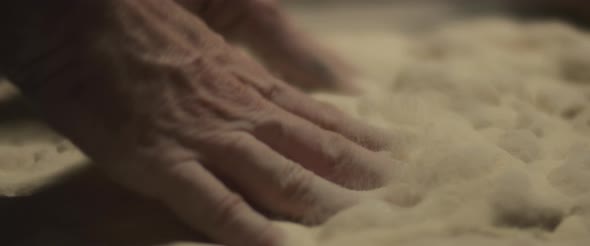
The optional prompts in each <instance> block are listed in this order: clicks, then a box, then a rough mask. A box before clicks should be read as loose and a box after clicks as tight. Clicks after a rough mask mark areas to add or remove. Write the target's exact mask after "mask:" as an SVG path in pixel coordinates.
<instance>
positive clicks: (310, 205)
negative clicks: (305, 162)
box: [204, 132, 362, 223]
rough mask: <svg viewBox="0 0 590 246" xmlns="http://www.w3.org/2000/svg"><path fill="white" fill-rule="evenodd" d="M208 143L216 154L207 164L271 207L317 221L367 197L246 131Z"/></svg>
mask: <svg viewBox="0 0 590 246" xmlns="http://www.w3.org/2000/svg"><path fill="white" fill-rule="evenodd" d="M207 145H208V148H210V149H209V150H210V151H208V153H216V154H213V155H212V156H210V157H208V158H210V159H209V160H204V163H208V164H206V165H207V167H208V168H209V169H211V170H214V172H215V173H216V174H218V175H220V176H223V177H224V178H227V179H229V180H231V182H232V183H234V184H235V186H236V189H237V190H238V191H240V193H242V194H246V196H247V197H248V199H249V200H251V201H253V202H255V203H256V204H257V205H258V206H260V207H263V208H264V209H267V210H269V211H271V212H274V213H277V214H280V215H284V216H288V217H291V218H294V219H297V220H302V221H304V222H306V223H317V222H320V221H323V220H324V219H326V218H327V217H329V216H331V215H333V214H334V213H336V212H337V211H339V210H341V209H344V208H347V207H350V206H352V205H354V204H356V203H358V202H359V201H360V200H361V198H362V195H361V193H360V192H356V191H352V190H348V189H345V188H342V187H340V186H338V185H336V184H333V183H331V182H329V181H327V180H324V179H322V178H320V177H319V176H317V175H315V174H313V173H312V172H310V171H308V170H306V169H305V168H303V167H301V166H300V165H298V164H296V163H294V162H293V161H291V160H288V159H287V158H285V157H283V156H281V155H280V154H279V153H277V152H275V151H274V150H273V149H271V148H270V147H268V146H266V145H265V144H263V143H261V142H260V141H259V140H257V139H256V138H254V137H253V136H251V135H249V134H247V133H245V132H233V133H228V134H225V135H223V136H219V138H217V139H216V140H215V141H212V142H209V143H207ZM228 153H231V154H228Z"/></svg>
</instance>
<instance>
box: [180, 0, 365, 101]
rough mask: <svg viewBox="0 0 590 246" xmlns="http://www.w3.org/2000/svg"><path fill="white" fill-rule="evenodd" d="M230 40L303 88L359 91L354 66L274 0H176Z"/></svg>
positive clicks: (348, 91) (284, 77)
mask: <svg viewBox="0 0 590 246" xmlns="http://www.w3.org/2000/svg"><path fill="white" fill-rule="evenodd" d="M177 2H178V3H179V4H181V5H182V6H184V7H186V8H187V9H188V10H190V11H191V12H192V13H194V14H195V15H198V16H200V17H201V18H202V19H203V20H204V21H205V22H206V23H207V24H208V25H209V26H210V27H211V28H212V29H213V30H215V31H217V32H218V33H220V34H221V35H223V36H224V37H225V38H226V39H228V40H230V41H236V42H239V43H242V44H244V45H245V46H247V47H248V48H250V49H251V50H252V51H254V53H256V54H257V55H258V56H259V57H260V58H262V60H263V62H264V63H265V64H266V65H267V66H268V67H270V68H271V69H272V70H273V71H274V72H276V73H277V74H278V75H279V76H280V77H282V78H283V79H285V80H287V81H289V82H291V83H294V84H296V85H297V86H298V87H300V88H303V89H307V90H324V89H330V90H333V89H336V90H339V91H342V92H347V93H357V92H359V91H360V88H358V86H357V85H355V84H354V83H353V82H354V81H352V80H351V79H350V77H354V76H355V75H356V72H355V71H354V69H353V68H352V67H351V66H349V65H348V64H346V63H345V62H343V61H342V60H341V59H340V58H339V57H338V56H336V55H335V54H334V53H332V52H331V51H329V50H327V49H326V48H324V47H322V45H320V44H319V43H318V42H316V41H314V40H313V39H312V38H311V37H309V35H307V34H306V33H304V32H302V31H299V30H298V29H297V28H296V27H295V25H293V24H292V22H291V20H289V18H288V17H287V15H286V13H284V11H282V10H281V9H280V8H279V6H278V4H277V1H274V0H234V1H229V0H220V1H213V0H177Z"/></svg>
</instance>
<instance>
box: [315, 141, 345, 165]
mask: <svg viewBox="0 0 590 246" xmlns="http://www.w3.org/2000/svg"><path fill="white" fill-rule="evenodd" d="M345 141H346V140H345V138H344V137H343V136H340V135H338V134H333V133H328V134H325V136H324V141H323V143H322V147H321V148H322V151H323V152H324V153H325V155H326V157H327V158H328V159H329V160H330V161H332V162H334V163H335V164H336V165H345V164H348V163H349V162H350V161H351V158H350V155H349V154H348V152H349V151H346V150H345V149H344V148H345V146H346V145H345V144H344V142H345Z"/></svg>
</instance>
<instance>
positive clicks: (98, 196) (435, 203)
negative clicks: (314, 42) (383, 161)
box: [0, 1, 590, 245]
mask: <svg viewBox="0 0 590 246" xmlns="http://www.w3.org/2000/svg"><path fill="white" fill-rule="evenodd" d="M433 2H434V3H431V4H433V5H424V4H421V3H411V1H410V3H405V4H401V5H400V4H383V3H381V4H377V3H375V4H368V3H367V4H362V5H355V6H349V5H330V4H319V5H318V6H314V7H309V6H307V5H294V6H291V11H292V12H293V13H294V14H295V15H296V17H297V19H298V20H299V21H300V22H301V23H302V24H303V26H305V27H306V28H307V29H308V30H309V31H310V32H312V33H313V34H314V35H315V36H317V37H318V38H320V39H321V40H322V42H324V43H326V44H329V46H331V47H333V48H334V49H336V50H338V51H339V52H340V53H341V54H342V55H343V56H345V58H347V59H348V60H349V61H350V62H351V63H353V64H356V65H357V66H358V67H359V68H360V69H361V70H362V71H364V73H365V74H364V76H363V78H362V79H359V82H361V81H362V83H364V84H365V86H366V87H367V91H368V93H367V95H364V96H360V97H348V96H340V95H331V94H317V95H314V97H316V98H318V99H319V100H324V101H327V102H330V103H333V104H334V105H336V106H338V107H340V108H341V109H342V110H344V111H346V112H348V113H350V114H352V115H354V116H356V117H359V118H361V119H364V120H365V121H367V122H368V123H370V124H374V125H378V126H380V127H383V128H386V129H388V130H390V131H391V132H392V133H393V134H394V135H395V136H396V139H392V141H393V142H394V145H393V146H395V148H394V149H392V150H391V152H390V153H388V154H389V155H391V157H392V158H395V159H398V160H401V161H402V162H403V163H405V164H403V165H401V166H400V167H397V168H396V170H395V174H394V177H395V178H394V179H392V180H391V181H390V182H389V184H388V185H387V186H386V187H384V188H382V189H379V190H376V191H372V193H374V197H375V198H376V199H375V200H374V201H373V200H372V201H367V202H366V203H364V204H361V205H359V206H357V207H354V208H351V209H349V210H346V211H343V212H341V213H340V214H337V215H336V216H334V217H333V218H332V219H330V220H329V221H328V222H327V223H326V224H324V225H322V226H318V227H315V228H306V227H302V226H298V225H292V224H285V225H284V226H285V228H286V230H287V231H288V232H289V235H290V236H291V238H292V245H511V244H514V245H588V244H590V237H589V236H588V235H590V139H589V138H588V136H589V134H590V88H589V85H590V72H589V71H590V35H589V34H587V33H585V32H583V31H580V30H577V29H576V28H574V27H572V26H569V25H567V24H565V23H562V22H560V21H555V20H545V21H526V22H525V21H518V20H515V19H512V18H508V17H502V14H501V12H493V11H484V8H482V6H467V7H466V6H463V7H461V8H457V7H456V6H455V7H453V5H444V4H442V2H441V1H433ZM466 10H469V11H466ZM0 136H1V137H0V195H3V196H4V197H14V196H18V198H0V218H1V219H0V233H1V234H2V237H1V238H0V244H2V245H164V244H175V245H193V244H192V243H186V244H181V243H180V242H188V241H195V240H198V236H195V235H194V234H193V233H192V232H191V231H190V230H188V229H187V228H186V227H184V226H183V225H181V224H180V223H178V222H177V221H176V220H175V219H174V217H173V216H171V215H170V214H169V213H167V212H166V210H165V209H163V208H161V207H160V206H159V205H157V204H155V203H153V202H151V201H147V200H144V199H142V198H139V197H136V196H135V195H133V194H130V193H128V192H127V191H125V190H123V189H121V188H119V187H118V186H116V185H114V184H112V183H111V182H110V181H108V179H107V178H105V177H103V176H102V175H100V173H99V172H95V171H92V170H91V168H92V166H91V165H88V163H87V161H86V160H85V158H84V157H83V156H82V155H81V154H80V153H79V152H78V151H76V149H75V148H74V147H73V146H71V144H69V143H68V142H67V141H65V140H63V139H62V138H60V137H59V136H57V135H56V134H54V133H52V132H51V131H50V130H48V129H47V128H46V127H45V126H43V124H41V123H39V121H38V120H37V119H36V117H35V113H34V110H32V109H31V107H29V106H28V105H27V103H26V101H25V100H23V99H22V98H20V97H19V96H18V95H17V94H16V92H15V91H14V90H13V89H12V88H11V87H10V86H9V85H7V84H1V85H0ZM2 240H4V241H2ZM177 243H178V244H177Z"/></svg>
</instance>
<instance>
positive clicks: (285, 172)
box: [8, 0, 392, 245]
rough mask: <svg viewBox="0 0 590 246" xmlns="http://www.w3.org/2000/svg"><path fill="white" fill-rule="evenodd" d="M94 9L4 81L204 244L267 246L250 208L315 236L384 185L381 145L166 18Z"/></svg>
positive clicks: (135, 7) (147, 10)
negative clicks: (302, 225) (312, 228)
mask: <svg viewBox="0 0 590 246" xmlns="http://www.w3.org/2000/svg"><path fill="white" fill-rule="evenodd" d="M105 3H106V4H107V5H108V6H109V8H108V9H109V11H107V12H106V13H105V14H104V15H101V16H103V18H104V19H103V20H100V21H94V24H93V26H85V28H80V29H77V30H70V31H68V33H70V34H72V35H73V37H71V38H73V40H84V41H85V42H72V43H69V44H71V45H70V46H62V47H65V48H62V49H58V50H53V52H52V53H51V54H50V55H46V56H43V57H42V58H39V59H35V60H34V62H33V63H31V65H30V66H26V68H29V69H32V70H26V69H15V70H12V72H9V73H8V74H9V75H11V76H12V78H17V80H19V81H17V83H19V84H20V85H22V87H23V88H28V89H27V90H26V91H25V92H27V93H28V95H29V96H31V97H33V98H34V99H35V100H36V102H37V103H38V105H39V106H40V107H41V108H42V111H43V113H44V114H45V115H46V118H47V119H48V121H49V122H50V123H51V124H52V125H53V126H54V127H55V128H56V129H58V130H59V131H60V132H61V133H63V134H65V135H66V136H67V137H69V138H70V139H71V140H72V141H73V142H74V143H75V144H77V145H78V146H79V147H80V148H81V149H82V150H83V151H84V152H85V153H86V154H88V156H90V157H91V158H92V159H93V160H95V161H96V162H97V163H98V164H99V165H101V167H102V168H104V169H105V170H106V171H107V172H108V173H109V174H111V175H112V176H113V178H114V179H115V180H116V181H118V182H120V183H122V184H123V185H125V186H127V187H129V188H131V189H133V190H135V191H137V192H140V193H142V194H144V195H146V196H149V197H152V198H155V199H157V200H159V201H162V202H163V203H165V204H166V205H168V207H170V208H171V209H172V210H173V211H175V212H176V213H177V214H178V215H179V217H180V218H181V219H183V220H184V221H185V222H186V223H188V224H189V225H191V226H192V227H193V228H195V229H196V230H198V231H200V232H203V233H205V234H206V235H208V236H210V237H211V238H212V239H214V240H215V241H217V242H220V243H224V244H227V245H277V244H280V242H281V240H282V234H281V231H280V230H279V229H277V228H276V227H275V226H274V225H273V224H271V223H270V221H269V220H268V219H267V218H265V217H264V216H262V215H261V214H260V213H259V212H258V211H257V210H255V209H253V206H254V207H255V208H258V209H260V210H264V211H267V212H269V213H274V214H276V215H280V216H286V217H288V218H292V219H297V220H304V221H307V222H310V223H313V222H318V221H322V220H323V219H324V218H326V217H327V216H329V215H331V214H333V213H334V212H336V211H338V210H340V209H343V208H346V207H348V206H351V205H354V204H355V203H357V202H358V201H359V200H361V199H363V197H364V193H362V192H360V191H357V190H358V189H366V188H372V187H375V186H378V185H379V183H380V181H381V180H382V179H384V178H385V177H383V176H382V174H383V173H384V172H382V168H387V166H388V165H392V163H391V161H390V160H389V159H387V158H384V157H382V156H380V155H377V154H376V153H375V152H374V150H377V149H379V148H381V147H383V146H385V144H386V142H385V141H384V139H383V138H384V136H383V134H382V133H381V132H379V131H378V130H375V129H372V128H370V127H368V126H365V125H364V124H361V123H359V122H357V121H355V120H353V119H351V118H349V117H347V116H346V115H344V114H342V113H340V112H339V111H337V110H335V109H333V108H331V107H330V106H327V105H324V104H321V103H319V102H316V101H314V100H312V99H310V98H309V97H307V96H306V95H304V94H303V93H301V92H299V91H297V90H295V89H293V88H291V87H290V86H288V85H287V84H285V83H283V82H282V81H280V80H278V79H275V78H274V77H273V76H271V75H270V74H269V73H268V72H267V71H266V70H265V69H264V68H263V67H261V66H259V65H258V64H256V63H255V62H254V61H253V60H251V59H250V58H248V57H246V56H245V55H243V54H242V53H240V52H238V51H237V50H236V49H234V48H232V47H230V46H229V45H227V44H226V43H225V42H224V40H223V39H222V38H221V37H220V36H218V35H216V34H215V33H213V32H212V31H210V30H209V29H208V27H207V26H206V25H205V24H204V23H202V22H201V21H200V20H199V19H198V18H197V17H195V16H192V15H191V14H189V13H188V12H186V11H185V10H184V9H182V8H181V7H180V6H179V5H176V4H174V3H173V2H170V1H159V0H117V1H88V2H86V3H83V4H81V5H85V4H86V5H101V6H102V4H105ZM88 9H89V10H90V11H93V10H95V9H96V8H94V7H89V8H88ZM79 11H83V10H79ZM82 23H86V22H82ZM75 24H79V23H75ZM14 71H17V72H14ZM33 87H34V88H35V89H31V88H33ZM344 187H348V188H344ZM354 189H356V190H354ZM238 194H240V195H238ZM105 202H108V201H105Z"/></svg>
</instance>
